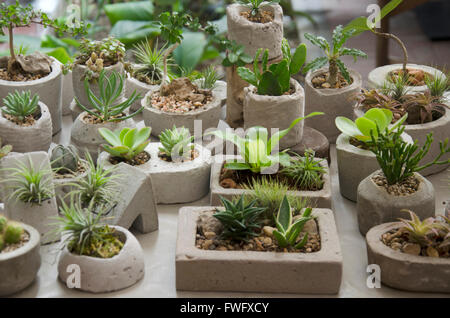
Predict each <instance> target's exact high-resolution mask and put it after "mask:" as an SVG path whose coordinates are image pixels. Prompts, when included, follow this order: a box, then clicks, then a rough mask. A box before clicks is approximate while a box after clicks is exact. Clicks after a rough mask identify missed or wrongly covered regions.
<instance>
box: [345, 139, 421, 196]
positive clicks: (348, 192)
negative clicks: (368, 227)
mask: <svg viewBox="0 0 450 318" xmlns="http://www.w3.org/2000/svg"><path fill="white" fill-rule="evenodd" d="M402 137H403V140H404V141H406V142H408V143H412V142H413V141H412V138H411V136H409V135H408V134H405V133H403V135H402ZM336 160H337V167H338V174H339V190H340V192H341V194H342V196H344V197H345V198H347V199H349V200H351V201H353V202H356V197H357V190H358V185H359V183H360V182H361V181H362V180H363V179H364V178H365V177H367V176H368V175H369V174H371V173H372V172H374V171H375V170H378V169H380V165H379V164H378V161H377V158H376V157H375V154H374V153H373V152H371V151H370V150H364V149H361V148H358V147H355V146H353V145H352V144H350V137H349V136H347V135H344V134H340V135H339V137H338V138H337V140H336ZM355 167H357V169H355Z"/></svg>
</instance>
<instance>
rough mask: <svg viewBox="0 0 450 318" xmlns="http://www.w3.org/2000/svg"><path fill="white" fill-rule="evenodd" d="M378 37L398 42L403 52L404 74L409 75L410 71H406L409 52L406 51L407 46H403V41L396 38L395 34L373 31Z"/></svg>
mask: <svg viewBox="0 0 450 318" xmlns="http://www.w3.org/2000/svg"><path fill="white" fill-rule="evenodd" d="M373 32H374V33H375V34H376V35H378V36H382V37H385V38H388V39H392V40H394V41H396V42H397V43H398V45H400V47H401V48H402V51H403V67H402V69H403V74H404V75H405V76H406V75H407V74H408V73H407V72H408V71H407V70H406V65H407V64H408V51H407V50H406V46H405V44H403V42H402V40H400V38H399V37H397V36H395V35H394V34H391V33H381V32H378V31H375V30H374V31H373Z"/></svg>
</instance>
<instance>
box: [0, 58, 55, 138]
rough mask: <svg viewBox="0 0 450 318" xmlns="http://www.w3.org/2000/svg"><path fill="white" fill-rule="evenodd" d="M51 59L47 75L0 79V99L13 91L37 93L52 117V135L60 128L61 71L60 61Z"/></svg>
mask: <svg viewBox="0 0 450 318" xmlns="http://www.w3.org/2000/svg"><path fill="white" fill-rule="evenodd" d="M52 59H53V63H52V65H51V68H52V71H51V73H50V74H48V75H47V76H45V77H43V78H40V79H37V80H34V81H27V82H11V81H4V80H0V100H2V99H3V98H5V97H6V95H8V93H14V91H16V90H17V91H19V92H21V91H28V90H29V91H31V94H32V95H33V94H37V95H39V99H40V101H41V102H42V103H44V104H45V105H47V107H48V110H49V111H50V114H51V117H52V127H53V135H55V134H57V133H58V132H59V131H60V130H61V99H62V97H61V96H62V72H61V66H60V63H59V62H58V61H57V60H55V59H54V58H52Z"/></svg>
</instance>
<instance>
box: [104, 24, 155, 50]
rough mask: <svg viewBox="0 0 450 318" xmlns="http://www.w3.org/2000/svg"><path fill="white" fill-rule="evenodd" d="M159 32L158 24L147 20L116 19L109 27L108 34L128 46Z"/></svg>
mask: <svg viewBox="0 0 450 318" xmlns="http://www.w3.org/2000/svg"><path fill="white" fill-rule="evenodd" d="M159 34H160V29H159V26H158V25H157V24H156V23H155V22H151V21H150V22H149V21H130V20H121V21H118V22H117V23H116V24H115V25H114V26H113V27H112V29H111V31H110V35H112V36H114V37H115V38H117V39H118V40H119V41H120V42H122V43H123V44H125V45H126V46H127V47H130V46H131V45H132V44H134V43H136V42H139V41H142V40H144V39H146V38H153V37H156V36H158V35H159Z"/></svg>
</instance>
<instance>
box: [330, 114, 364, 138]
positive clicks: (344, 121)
mask: <svg viewBox="0 0 450 318" xmlns="http://www.w3.org/2000/svg"><path fill="white" fill-rule="evenodd" d="M335 124H336V127H337V129H339V130H340V131H341V132H342V133H344V134H345V135H347V136H351V137H355V136H358V135H361V134H362V133H361V131H360V130H359V129H358V127H356V124H355V123H354V122H353V121H352V120H350V119H348V118H347V117H343V116H338V117H336V119H335Z"/></svg>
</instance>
